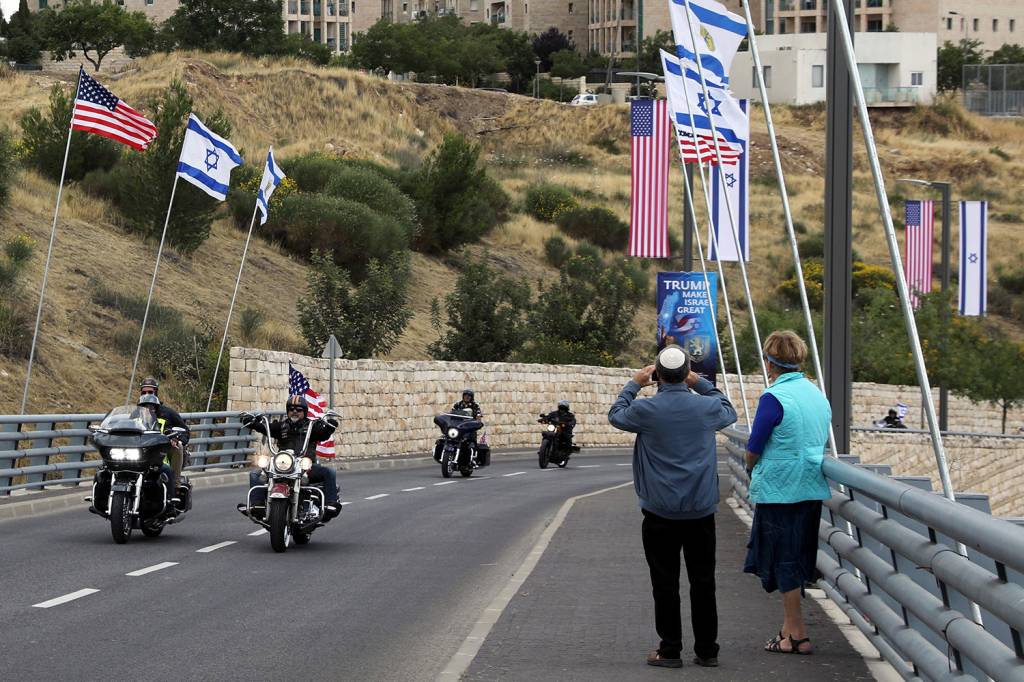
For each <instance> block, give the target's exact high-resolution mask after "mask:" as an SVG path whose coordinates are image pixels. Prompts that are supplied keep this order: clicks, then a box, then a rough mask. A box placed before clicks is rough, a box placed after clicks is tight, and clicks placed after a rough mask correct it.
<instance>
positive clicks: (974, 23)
mask: <svg viewBox="0 0 1024 682" xmlns="http://www.w3.org/2000/svg"><path fill="white" fill-rule="evenodd" d="M980 21H981V20H980V19H971V29H972V30H973V31H974V32H975V33H977V31H978V25H979V22H980Z"/></svg>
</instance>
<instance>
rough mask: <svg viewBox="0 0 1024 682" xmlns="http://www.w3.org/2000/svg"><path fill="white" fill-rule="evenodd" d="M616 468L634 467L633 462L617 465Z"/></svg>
mask: <svg viewBox="0 0 1024 682" xmlns="http://www.w3.org/2000/svg"><path fill="white" fill-rule="evenodd" d="M615 466H617V467H631V466H633V463H632V462H625V463H619V464H616V465H615Z"/></svg>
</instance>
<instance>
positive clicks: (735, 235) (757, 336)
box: [683, 0, 768, 388]
mask: <svg viewBox="0 0 1024 682" xmlns="http://www.w3.org/2000/svg"><path fill="white" fill-rule="evenodd" d="M683 7H685V8H686V25H687V26H688V27H689V29H690V44H691V45H693V46H694V48H695V49H696V47H697V45H698V43H697V35H696V33H695V32H694V30H693V20H692V19H691V16H692V13H691V11H690V2H689V0H683ZM696 66H697V75H698V76H700V87H701V90H702V92H703V93H704V101H705V102H710V101H711V96H710V94H709V93H708V85H707V82H706V81H705V80H704V67H703V65H702V64H701V59H700V53H699V51H698V52H697V62H696ZM684 78H685V75H684ZM687 105H689V95H687ZM749 117H750V114H749V113H748V114H747V118H748V120H749ZM691 122H692V113H691ZM708 123H709V124H710V125H711V141H712V142H713V143H714V145H715V157H716V159H717V161H718V166H719V168H721V166H722V149H721V147H720V146H719V144H718V130H717V129H716V128H715V117H714V116H712V115H711V114H710V113H708ZM696 133H697V131H696V130H694V144H696V141H697V140H696ZM747 137H748V138H749V137H750V135H749V134H748V135H747ZM749 144H750V141H749V139H748V141H747V145H748V147H749ZM703 181H704V179H703V174H702V175H701V182H703ZM725 211H726V214H727V215H728V217H729V228H730V230H731V231H732V239H733V244H734V245H735V246H736V258H737V261H738V262H739V264H740V273H741V274H742V275H743V289H744V293H746V295H747V305H748V306H750V327H751V329H752V330H753V332H754V342H755V343H756V344H757V359H758V362H759V363H760V364H761V378H762V379H763V380H764V387H765V388H768V368H767V366H765V364H764V354H763V353H762V352H761V349H762V348H763V346H762V345H761V331H760V330H759V329H758V328H757V313H756V312H755V311H754V298H753V296H752V295H751V294H750V280H749V279H748V277H747V262H746V260H745V259H744V255H745V254H744V252H743V249H742V248H741V247H740V238H739V231H738V228H737V226H736V218H735V216H734V215H733V211H732V202H731V201H729V199H728V196H726V200H725ZM716 242H717V239H716ZM715 248H716V250H717V251H718V254H719V258H721V254H722V251H721V250H720V249H718V245H717V243H716V245H715Z"/></svg>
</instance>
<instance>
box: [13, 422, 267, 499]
mask: <svg viewBox="0 0 1024 682" xmlns="http://www.w3.org/2000/svg"><path fill="white" fill-rule="evenodd" d="M268 414H283V413H274V412H271V413H268ZM238 415H239V413H238V412H187V413H185V414H182V415H181V416H182V418H183V419H184V420H185V421H186V422H187V423H188V425H189V429H190V430H191V432H192V437H191V438H190V440H189V451H190V452H191V453H192V464H191V465H190V466H188V467H186V468H187V470H189V471H204V470H206V469H216V468H223V467H231V466H237V465H239V464H242V463H244V462H245V461H246V460H247V459H248V457H249V455H251V454H252V453H253V452H254V451H255V448H254V447H253V440H254V437H253V435H252V434H251V432H249V430H248V429H245V428H244V427H243V426H242V424H241V423H240V422H239V421H238ZM104 416H106V415H105V414H27V415H22V416H17V415H0V496H4V495H9V494H10V493H11V491H12V490H21V489H31V488H47V487H51V486H68V485H77V484H78V483H80V482H82V481H87V480H91V479H92V476H93V473H94V472H95V469H96V466H97V463H98V461H99V456H98V454H97V453H96V450H95V448H93V447H92V446H91V445H90V444H89V440H88V438H89V433H90V432H89V428H88V427H89V424H90V423H99V422H100V421H102V419H103V417H104ZM30 427H31V428H30Z"/></svg>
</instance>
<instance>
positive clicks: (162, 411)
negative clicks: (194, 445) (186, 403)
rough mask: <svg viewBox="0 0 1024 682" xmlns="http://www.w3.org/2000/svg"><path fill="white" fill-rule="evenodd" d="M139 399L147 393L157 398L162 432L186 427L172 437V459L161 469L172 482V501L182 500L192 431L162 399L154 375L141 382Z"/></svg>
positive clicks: (158, 418)
mask: <svg viewBox="0 0 1024 682" xmlns="http://www.w3.org/2000/svg"><path fill="white" fill-rule="evenodd" d="M139 393H140V394H141V395H140V396H139V400H140V401H141V400H142V398H144V397H145V396H147V395H151V396H154V397H156V398H157V401H158V406H157V408H156V420H157V424H159V425H160V432H161V433H168V432H169V431H170V430H171V429H173V428H174V427H178V428H182V429H185V432H184V433H182V432H180V431H179V432H177V433H176V434H174V435H173V436H172V437H171V442H172V443H174V449H172V450H171V454H170V457H169V458H168V459H169V460H170V461H169V462H168V463H167V464H164V466H163V467H161V469H162V470H163V471H164V473H165V474H166V475H167V479H168V481H169V482H170V486H169V487H170V489H171V498H172V499H171V501H172V502H174V503H176V504H177V503H178V502H180V500H179V498H178V485H179V483H180V482H181V478H182V477H181V469H182V467H183V466H184V465H185V463H186V462H185V460H186V459H187V458H188V441H189V437H190V436H191V431H190V430H189V428H188V424H186V423H185V420H184V419H182V418H181V415H180V414H178V411H177V410H175V409H174V408H173V407H171V406H170V405H168V404H167V403H165V402H164V401H162V400H160V399H159V398H160V382H158V381H157V380H156V379H155V378H153V377H146V378H145V379H143V380H142V383H141V384H139Z"/></svg>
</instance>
